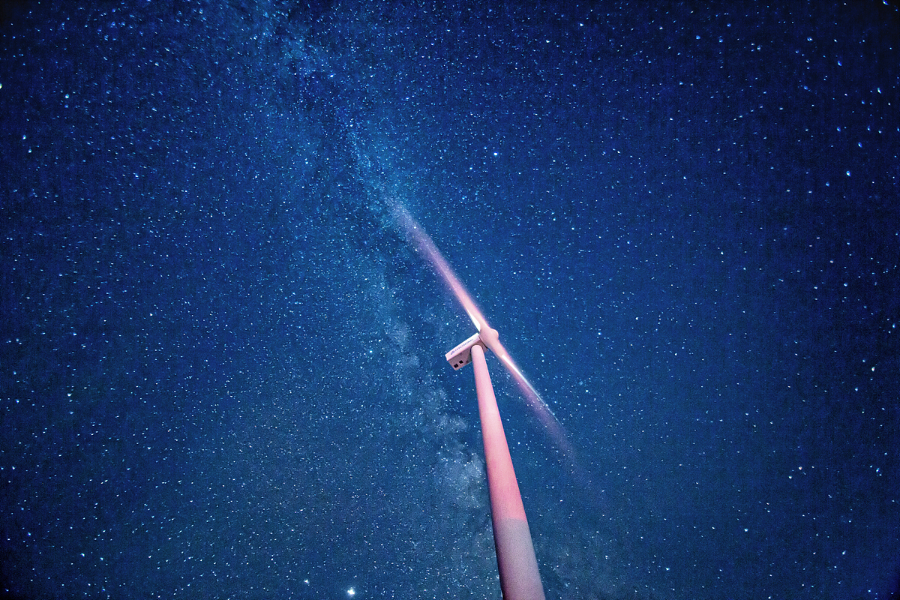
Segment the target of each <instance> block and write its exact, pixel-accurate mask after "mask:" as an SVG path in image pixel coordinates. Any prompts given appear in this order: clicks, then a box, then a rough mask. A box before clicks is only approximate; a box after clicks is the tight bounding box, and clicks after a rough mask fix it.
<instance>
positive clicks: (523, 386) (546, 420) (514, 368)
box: [489, 340, 574, 459]
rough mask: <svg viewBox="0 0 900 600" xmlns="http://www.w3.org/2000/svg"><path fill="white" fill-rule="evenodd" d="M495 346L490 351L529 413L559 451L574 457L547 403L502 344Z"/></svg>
mask: <svg viewBox="0 0 900 600" xmlns="http://www.w3.org/2000/svg"><path fill="white" fill-rule="evenodd" d="M495 346H496V348H491V350H492V351H493V352H494V355H495V356H496V357H497V358H498V359H500V362H501V363H503V366H504V367H506V370H507V371H509V373H510V375H512V377H513V379H514V380H515V382H516V385H518V386H519V390H520V391H521V392H522V396H523V397H524V398H525V402H526V404H528V406H529V408H531V411H532V412H533V413H534V415H535V416H536V417H537V419H538V421H540V423H541V425H543V426H544V428H545V429H546V430H547V433H549V435H550V437H551V438H552V439H553V441H554V442H555V443H556V445H557V446H558V447H559V449H560V450H562V451H563V453H564V454H566V456H567V457H569V458H570V459H571V458H572V457H573V456H574V449H573V448H572V445H571V444H570V443H569V436H568V435H567V434H566V431H565V429H563V426H562V424H561V423H560V422H559V420H558V419H557V418H556V415H554V414H553V411H552V410H550V407H549V406H547V403H546V402H544V399H543V398H541V395H540V394H539V393H538V391H537V390H536V389H535V388H534V386H533V385H531V382H530V381H528V378H527V377H525V374H524V373H522V370H521V369H519V367H518V365H516V363H515V361H514V360H513V359H512V356H510V355H509V352H507V351H506V348H504V347H503V344H501V343H500V341H499V340H497V341H496V343H495ZM489 347H490V346H489Z"/></svg>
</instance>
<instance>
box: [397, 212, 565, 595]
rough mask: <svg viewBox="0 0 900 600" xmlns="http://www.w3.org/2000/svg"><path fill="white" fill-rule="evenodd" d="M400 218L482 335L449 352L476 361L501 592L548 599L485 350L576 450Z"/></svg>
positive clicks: (445, 269)
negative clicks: (499, 363)
mask: <svg viewBox="0 0 900 600" xmlns="http://www.w3.org/2000/svg"><path fill="white" fill-rule="evenodd" d="M393 212H394V216H395V218H396V219H397V221H398V222H399V223H400V225H401V226H402V227H403V229H404V231H405V232H406V234H407V236H408V238H409V240H410V241H411V242H412V243H413V244H414V245H415V247H416V248H417V250H419V252H420V253H421V254H423V255H424V257H425V258H426V259H427V260H428V261H429V262H430V263H431V264H432V266H433V267H434V269H435V270H436V271H437V273H438V274H439V275H440V276H441V277H442V278H443V279H444V281H445V282H446V283H447V285H448V286H449V287H450V289H451V291H452V292H453V294H454V295H455V296H456V298H457V299H458V300H459V302H460V304H462V306H463V308H464V309H465V311H466V313H467V314H468V315H469V318H470V319H471V320H472V323H473V324H474V325H475V328H476V330H477V331H478V333H476V334H475V335H473V336H472V337H470V338H468V339H467V340H466V341H464V342H463V343H461V344H459V345H458V346H457V347H455V348H454V349H453V350H451V351H450V352H448V353H447V355H446V358H447V361H448V362H449V363H450V365H451V366H452V367H453V368H454V369H455V370H459V369H461V368H462V367H464V366H466V365H467V364H469V363H473V369H474V371H475V390H476V393H477V395H478V414H479V418H480V420H481V435H482V440H483V442H484V458H485V464H486V469H487V478H488V492H489V494H490V499H491V524H492V526H493V530H494V547H495V549H496V551H497V568H498V570H499V572H500V588H501V589H502V591H503V598H504V600H544V587H543V585H542V583H541V576H540V573H539V572H538V565H537V558H536V556H535V554H534V544H533V542H532V540H531V531H530V529H529V527H528V519H527V517H526V516H525V507H524V505H523V504H522V495H521V493H520V492H519V484H518V481H517V480H516V473H515V470H514V469H513V464H512V458H511V457H510V454H509V445H508V444H507V442H506V434H505V433H504V431H503V422H502V421H501V419H500V410H499V409H498V407H497V398H496V396H495V395H494V387H493V385H491V376H490V373H488V368H487V361H486V360H485V356H484V352H485V349H488V350H490V351H491V352H493V353H494V354H495V355H496V356H497V358H499V359H500V362H502V363H503V365H504V366H505V367H506V368H507V369H508V370H509V372H510V374H511V375H512V376H513V378H514V379H515V381H516V383H517V384H518V385H519V388H520V389H521V390H522V393H523V396H524V397H525V400H526V402H527V403H528V405H529V407H530V408H531V409H532V410H533V411H534V412H535V414H536V415H537V416H538V418H539V419H540V420H541V422H542V423H543V424H544V426H545V427H546V428H547V430H548V432H549V433H550V434H551V436H552V437H553V438H554V439H555V440H556V442H557V444H558V445H559V446H560V448H562V450H563V451H564V452H566V454H568V455H569V456H570V457H571V448H570V446H569V445H568V441H567V440H566V435H565V432H564V431H563V429H562V426H561V425H560V424H559V421H557V420H556V417H555V416H554V415H553V413H552V412H551V411H550V408H549V407H548V406H547V405H546V404H545V403H544V401H543V400H542V399H541V397H540V394H538V393H537V390H535V388H534V386H532V385H531V383H529V381H528V379H526V377H525V375H524V374H523V373H522V371H521V370H520V369H519V368H518V367H517V366H516V363H515V362H514V361H513V359H512V357H511V356H510V355H509V352H507V351H506V348H504V347H503V345H502V344H501V343H500V336H499V335H498V333H497V330H496V329H492V328H491V327H490V325H488V322H487V319H485V318H484V315H483V314H482V313H481V311H480V310H479V309H478V307H477V306H476V305H475V302H474V301H473V300H472V298H471V296H469V293H468V292H467V291H466V289H465V287H463V285H462V283H461V282H460V281H459V279H458V278H457V277H456V275H455V274H454V273H453V269H451V268H450V265H449V263H447V261H446V260H445V259H444V257H443V256H442V255H441V253H440V251H439V250H438V249H437V247H436V246H435V245H434V242H433V241H432V240H431V238H430V237H429V236H428V235H427V234H426V233H425V232H424V231H423V230H422V228H421V227H419V225H418V223H416V221H415V219H413V218H412V216H411V215H410V214H409V212H408V211H407V210H406V209H405V208H404V207H403V206H402V205H400V204H399V202H394V203H393Z"/></svg>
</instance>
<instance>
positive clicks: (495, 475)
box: [472, 344, 544, 600]
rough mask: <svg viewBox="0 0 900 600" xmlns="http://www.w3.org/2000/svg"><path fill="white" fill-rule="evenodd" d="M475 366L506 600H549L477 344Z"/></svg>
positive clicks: (487, 374)
mask: <svg viewBox="0 0 900 600" xmlns="http://www.w3.org/2000/svg"><path fill="white" fill-rule="evenodd" d="M472 366H473V367H474V369H475V387H476V389H477V391H478V413H479V415H480V417H481V434H482V438H483V439H484V459H485V463H486V464H487V477H488V491H489V493H490V496H491V523H492V524H493V526H494V547H495V548H496V550H497V568H498V569H499V571H500V588H501V589H502V590H503V598H504V600H544V587H543V585H542V584H541V575H540V573H539V572H538V565H537V558H536V557H535V555H534V545H533V544H532V542H531V531H530V530H529V529H528V520H527V519H526V517H525V507H524V505H523V504H522V495H521V494H520V493H519V484H518V483H517V482H516V472H515V471H514V470H513V464H512V458H511V457H510V455H509V446H508V445H507V444H506V434H505V433H504V432H503V423H502V422H501V420H500V410H499V409H498V408H497V398H496V397H495V396H494V387H493V386H492V385H491V375H490V373H488V368H487V362H486V361H485V360H484V349H483V348H482V347H481V345H480V344H475V345H473V346H472Z"/></svg>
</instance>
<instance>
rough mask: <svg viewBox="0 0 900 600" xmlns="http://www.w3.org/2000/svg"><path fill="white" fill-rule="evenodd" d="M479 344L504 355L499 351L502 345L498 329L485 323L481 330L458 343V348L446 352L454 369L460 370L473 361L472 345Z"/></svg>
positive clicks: (448, 360)
mask: <svg viewBox="0 0 900 600" xmlns="http://www.w3.org/2000/svg"><path fill="white" fill-rule="evenodd" d="M476 344H477V345H479V346H481V347H482V348H486V349H488V350H491V351H493V353H494V354H497V355H502V354H501V352H498V349H499V348H501V346H500V334H498V333H497V330H496V329H491V328H490V326H489V325H488V324H487V323H485V324H484V325H482V327H481V331H479V332H478V333H476V334H475V335H473V336H472V337H470V338H469V339H467V340H466V341H464V342H463V343H461V344H460V345H458V346H457V347H456V348H454V349H453V350H451V351H450V352H448V353H447V354H446V358H447V362H448V363H450V366H451V367H453V368H454V370H456V371H459V370H460V369H462V368H463V367H464V366H466V365H467V364H469V363H470V362H472V346H475V345H476Z"/></svg>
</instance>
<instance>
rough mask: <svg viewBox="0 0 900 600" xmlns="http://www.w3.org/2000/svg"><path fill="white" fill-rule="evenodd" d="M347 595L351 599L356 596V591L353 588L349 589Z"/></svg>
mask: <svg viewBox="0 0 900 600" xmlns="http://www.w3.org/2000/svg"><path fill="white" fill-rule="evenodd" d="M347 595H348V596H350V597H351V598H352V597H353V596H355V595H356V590H354V589H353V588H350V589H349V590H347Z"/></svg>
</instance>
